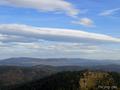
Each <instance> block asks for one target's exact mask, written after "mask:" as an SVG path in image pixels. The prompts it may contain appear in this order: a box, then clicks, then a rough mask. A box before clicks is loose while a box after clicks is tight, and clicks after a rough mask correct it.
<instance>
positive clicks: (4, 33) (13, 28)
mask: <svg viewBox="0 0 120 90" xmlns="http://www.w3.org/2000/svg"><path fill="white" fill-rule="evenodd" d="M0 34H1V35H0V41H2V42H4V41H9V42H38V41H40V40H46V41H56V42H75V43H81V42H87V43H88V42H104V43H105V42H112V43H120V39H119V38H115V37H112V36H108V35H104V34H97V33H90V32H85V31H80V30H72V29H59V28H40V27H33V26H28V25H21V24H0Z"/></svg>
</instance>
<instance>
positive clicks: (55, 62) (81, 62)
mask: <svg viewBox="0 0 120 90" xmlns="http://www.w3.org/2000/svg"><path fill="white" fill-rule="evenodd" d="M40 64H42V65H52V66H66V65H68V66H69V65H72V66H96V65H109V64H115V65H116V64H117V65H120V60H116V61H114V60H91V59H80V58H51V59H40V58H24V57H20V58H9V59H4V60H0V65H10V66H35V65H40Z"/></svg>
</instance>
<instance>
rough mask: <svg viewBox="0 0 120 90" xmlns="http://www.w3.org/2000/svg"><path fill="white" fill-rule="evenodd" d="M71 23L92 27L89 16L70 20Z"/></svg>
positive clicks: (92, 23)
mask: <svg viewBox="0 0 120 90" xmlns="http://www.w3.org/2000/svg"><path fill="white" fill-rule="evenodd" d="M72 23H73V24H78V25H83V26H86V27H94V26H95V25H94V22H93V20H91V19H90V18H81V19H80V20H76V21H72Z"/></svg>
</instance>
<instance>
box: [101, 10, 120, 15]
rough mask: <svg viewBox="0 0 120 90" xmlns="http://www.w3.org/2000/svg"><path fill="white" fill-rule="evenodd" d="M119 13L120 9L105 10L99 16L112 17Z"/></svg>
mask: <svg viewBox="0 0 120 90" xmlns="http://www.w3.org/2000/svg"><path fill="white" fill-rule="evenodd" d="M118 11H120V8H115V9H110V10H105V11H103V12H101V13H100V14H99V15H101V16H111V15H114V14H115V13H116V12H118Z"/></svg>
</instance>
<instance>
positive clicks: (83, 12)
mask: <svg viewBox="0 0 120 90" xmlns="http://www.w3.org/2000/svg"><path fill="white" fill-rule="evenodd" d="M119 4H120V1H119V0H114V1H113V0H76V1H75V0H44V1H41V0H20V1H18V0H1V2H0V38H1V39H0V48H1V50H2V52H1V53H0V58H8V57H22V56H23V57H42V58H49V57H68V58H69V57H72V58H90V59H91V58H94V59H120V55H119V53H120V25H119V24H120V6H119ZM36 28H37V29H36ZM13 29H15V30H13ZM56 30H57V31H56ZM42 31H44V33H43V32H42ZM59 31H62V32H59ZM68 31H69V32H68ZM76 31H78V32H76ZM81 31H82V32H81ZM21 32H22V33H21ZM36 32H38V33H39V34H37V33H36ZM49 32H52V33H49ZM32 33H33V34H32ZM61 33H65V34H61ZM84 33H85V34H84ZM55 34H56V35H55ZM33 36H34V37H33ZM36 36H37V37H36ZM28 37H29V38H28ZM23 39H24V40H23ZM28 47H30V48H28ZM62 49H64V50H62ZM15 52H18V53H15ZM109 55H110V56H109Z"/></svg>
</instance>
